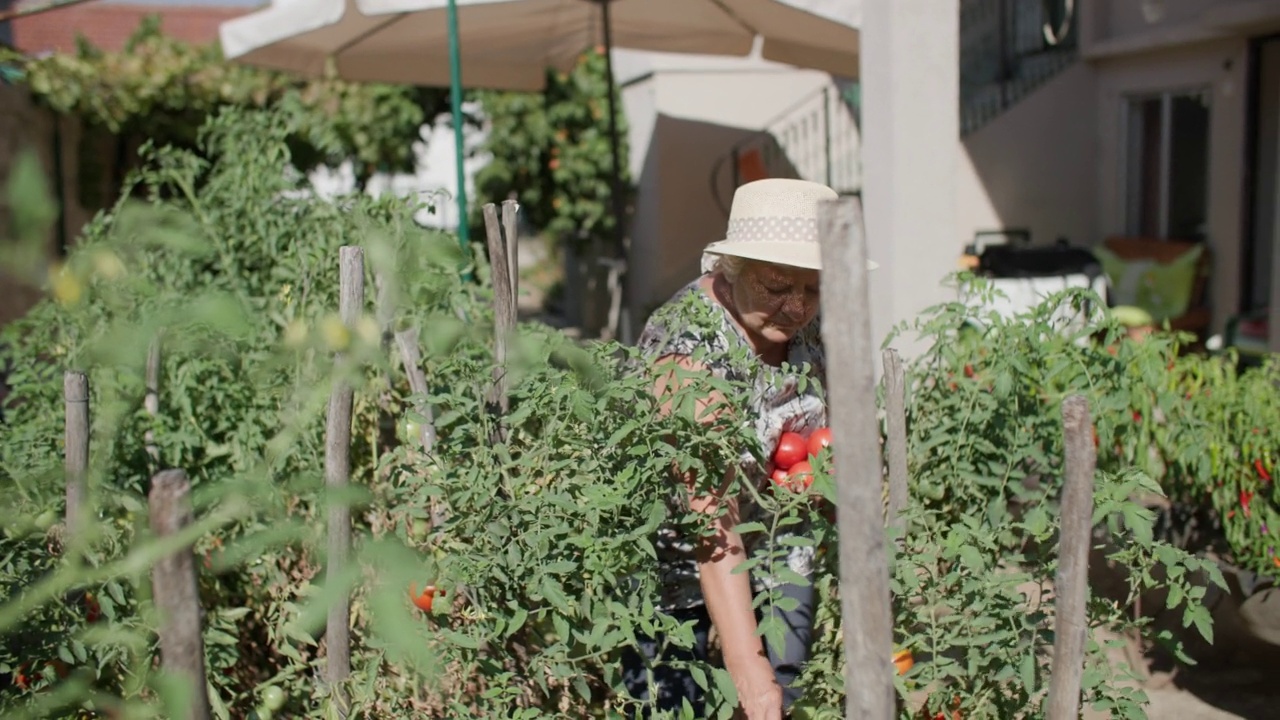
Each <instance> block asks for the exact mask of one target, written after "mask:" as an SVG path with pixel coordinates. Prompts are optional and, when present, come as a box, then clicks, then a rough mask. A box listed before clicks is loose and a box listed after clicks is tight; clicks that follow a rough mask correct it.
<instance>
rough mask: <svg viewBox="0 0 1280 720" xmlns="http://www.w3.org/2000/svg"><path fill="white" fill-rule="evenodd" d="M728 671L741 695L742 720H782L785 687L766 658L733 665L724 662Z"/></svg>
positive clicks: (739, 704) (758, 657) (739, 699)
mask: <svg viewBox="0 0 1280 720" xmlns="http://www.w3.org/2000/svg"><path fill="white" fill-rule="evenodd" d="M725 669H726V670H728V671H729V677H731V678H733V686H734V688H736V689H737V691H738V706H739V707H740V708H741V709H742V712H741V717H745V718H746V720H782V686H781V685H779V684H778V681H777V679H776V677H775V676H774V674H773V666H772V665H770V664H769V661H768V660H767V659H765V657H764V656H763V655H757V656H755V657H752V658H746V659H744V660H742V661H739V662H734V661H733V660H732V659H731V658H728V657H726V658H725Z"/></svg>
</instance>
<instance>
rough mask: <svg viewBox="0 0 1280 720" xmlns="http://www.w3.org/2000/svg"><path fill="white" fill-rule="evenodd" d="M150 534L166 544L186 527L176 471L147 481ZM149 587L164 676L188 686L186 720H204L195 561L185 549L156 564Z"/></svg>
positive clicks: (185, 502)
mask: <svg viewBox="0 0 1280 720" xmlns="http://www.w3.org/2000/svg"><path fill="white" fill-rule="evenodd" d="M147 502H148V505H149V510H150V517H151V530H152V532H154V533H155V535H156V537H157V538H166V537H170V536H172V535H175V534H177V533H179V532H181V531H182V529H183V528H185V527H187V526H188V525H190V524H191V483H190V481H188V480H187V474H186V473H185V472H183V471H182V470H165V471H164V472H161V473H157V474H156V475H155V476H154V477H152V478H151V492H150V494H149V495H148V496H147ZM151 587H152V593H153V597H154V600H155V604H156V609H157V610H158V611H159V613H160V658H161V663H162V667H163V668H164V671H165V672H166V673H169V674H171V675H173V676H175V677H180V678H183V679H185V680H186V681H187V682H188V683H190V685H191V688H190V689H191V707H190V710H189V711H188V712H187V714H186V717H187V718H189V720H209V718H210V717H211V713H210V711H209V695H208V685H207V680H206V679H205V667H204V641H203V639H202V638H201V634H200V596H199V592H198V585H197V582H196V565H195V558H194V556H193V555H192V552H191V546H190V545H186V546H183V547H182V548H179V549H178V550H175V551H173V552H172V553H170V554H169V555H166V556H165V557H162V558H160V559H159V560H157V561H156V564H155V566H154V567H153V568H152V569H151Z"/></svg>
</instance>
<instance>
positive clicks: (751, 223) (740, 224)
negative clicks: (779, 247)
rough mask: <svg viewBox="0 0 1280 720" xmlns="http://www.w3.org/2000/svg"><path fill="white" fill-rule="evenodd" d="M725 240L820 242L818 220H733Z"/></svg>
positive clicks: (773, 217)
mask: <svg viewBox="0 0 1280 720" xmlns="http://www.w3.org/2000/svg"><path fill="white" fill-rule="evenodd" d="M725 240H727V241H732V242H761V241H766V240H772V241H784V242H788V241H789V242H818V220H817V218H812V217H786V216H769V217H747V218H731V219H730V220H729V227H728V228H727V232H726V235H725Z"/></svg>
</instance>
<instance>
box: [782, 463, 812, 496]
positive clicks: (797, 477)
mask: <svg viewBox="0 0 1280 720" xmlns="http://www.w3.org/2000/svg"><path fill="white" fill-rule="evenodd" d="M787 482H788V483H789V484H790V485H791V489H792V490H798V489H799V488H797V487H796V486H797V485H800V486H802V487H804V488H805V489H806V490H807V489H808V488H809V486H810V485H812V484H813V466H812V465H810V464H809V461H808V460H801V461H800V462H798V463H796V464H795V465H792V466H791V469H790V470H789V471H788V472H787Z"/></svg>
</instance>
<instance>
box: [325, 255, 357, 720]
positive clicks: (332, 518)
mask: <svg viewBox="0 0 1280 720" xmlns="http://www.w3.org/2000/svg"><path fill="white" fill-rule="evenodd" d="M338 271H339V282H340V289H339V298H338V313H339V314H340V315H341V316H342V322H343V324H344V325H346V326H347V327H348V328H353V327H355V324H356V321H357V320H358V319H359V318H360V313H361V311H362V310H363V309H364V250H362V249H361V248H358V247H353V246H350V245H344V246H342V247H341V248H339V249H338ZM341 360H342V356H341V353H339V354H338V357H337V358H336V362H335V366H337V367H339V371H341ZM353 401H354V391H353V390H352V388H351V385H350V384H348V383H347V382H345V381H343V380H338V381H337V382H335V384H334V387H333V393H332V394H331V395H330V396H329V413H328V417H327V419H326V425H325V447H324V479H325V484H326V485H327V486H328V488H329V490H330V492H332V493H341V492H342V491H343V490H344V489H345V488H346V487H347V484H348V482H349V481H350V478H351V412H352V403H353ZM350 552H351V508H350V507H348V506H347V504H346V501H345V500H343V501H331V503H330V505H329V563H328V568H327V571H326V574H325V581H326V582H327V583H329V584H330V586H331V587H332V585H333V584H334V583H339V582H342V578H343V575H344V574H345V571H346V567H347V561H348V557H347V556H348V555H349V554H350ZM350 618H351V599H350V597H349V596H348V594H347V593H342V594H341V595H340V596H339V597H338V598H337V599H336V600H335V601H334V603H333V605H331V606H330V607H329V619H328V625H327V627H326V629H325V636H324V637H325V678H326V679H327V680H328V682H329V685H330V689H331V691H332V692H333V698H334V700H335V702H336V705H337V707H338V708H339V709H340V710H339V712H340V713H341V714H342V715H343V716H345V715H346V713H345V711H344V710H342V708H345V706H346V698H345V695H344V694H343V693H342V691H341V684H342V683H343V682H344V681H345V680H346V679H347V677H348V676H349V675H350V674H351V634H350V621H351V620H350Z"/></svg>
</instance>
